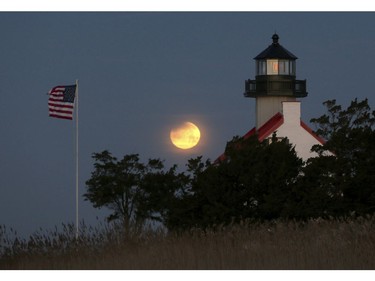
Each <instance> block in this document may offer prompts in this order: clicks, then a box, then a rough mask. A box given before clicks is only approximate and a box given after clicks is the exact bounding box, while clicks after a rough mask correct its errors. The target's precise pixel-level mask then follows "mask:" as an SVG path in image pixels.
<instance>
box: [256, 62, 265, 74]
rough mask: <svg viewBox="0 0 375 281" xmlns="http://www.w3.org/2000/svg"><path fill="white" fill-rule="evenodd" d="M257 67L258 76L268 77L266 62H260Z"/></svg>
mask: <svg viewBox="0 0 375 281" xmlns="http://www.w3.org/2000/svg"><path fill="white" fill-rule="evenodd" d="M256 66H257V69H256V73H257V75H266V74H267V71H266V61H265V60H259V61H258V62H257V64H256Z"/></svg>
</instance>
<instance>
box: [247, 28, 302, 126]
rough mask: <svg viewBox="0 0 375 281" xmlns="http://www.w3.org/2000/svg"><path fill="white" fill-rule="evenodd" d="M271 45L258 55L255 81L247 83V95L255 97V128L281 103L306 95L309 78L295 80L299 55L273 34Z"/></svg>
mask: <svg viewBox="0 0 375 281" xmlns="http://www.w3.org/2000/svg"><path fill="white" fill-rule="evenodd" d="M272 41H273V42H272V44H271V45H270V46H268V48H267V49H265V50H264V51H263V52H261V53H260V54H259V55H257V56H256V57H255V58H254V59H255V61H256V76H255V80H251V79H248V80H247V81H246V82H245V94H244V95H245V97H251V98H255V99H256V127H257V128H260V127H261V126H262V125H263V124H264V123H265V122H266V121H268V120H269V119H270V118H271V117H272V116H274V115H275V114H276V113H278V112H280V113H281V112H282V102H286V101H296V100H297V98H303V97H306V96H307V92H306V80H296V60H297V57H296V56H295V55H293V54H292V53H291V52H289V51H288V50H287V49H285V48H284V47H283V46H281V45H280V44H279V36H278V35H277V34H274V35H273V36H272Z"/></svg>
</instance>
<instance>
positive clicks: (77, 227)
mask: <svg viewBox="0 0 375 281" xmlns="http://www.w3.org/2000/svg"><path fill="white" fill-rule="evenodd" d="M78 163H79V162H78V79H77V80H76V239H78V233H79V225H78V224H79V221H78Z"/></svg>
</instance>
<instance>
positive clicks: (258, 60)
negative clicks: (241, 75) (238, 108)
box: [216, 34, 325, 162]
mask: <svg viewBox="0 0 375 281" xmlns="http://www.w3.org/2000/svg"><path fill="white" fill-rule="evenodd" d="M254 60H255V73H256V76H255V79H254V80H252V79H248V80H246V81H245V93H244V96H245V97H246V98H255V103H256V105H255V119H256V121H255V123H256V124H255V127H254V128H252V129H251V130H250V131H248V132H247V133H246V134H245V135H243V138H244V139H247V138H249V137H250V136H253V135H256V136H257V137H258V140H259V141H260V142H263V141H268V142H270V141H271V140H273V139H274V138H275V136H276V138H278V139H284V138H287V139H288V141H289V143H290V144H292V145H293V146H294V148H295V151H296V153H297V155H298V156H299V157H300V158H302V159H303V160H304V161H306V160H307V159H309V158H310V157H316V156H318V155H317V153H316V152H313V151H311V148H312V147H313V146H314V145H322V144H324V142H325V141H324V140H323V139H322V138H320V137H319V136H318V135H316V134H315V133H314V132H313V130H312V129H311V128H310V127H309V126H308V125H307V124H306V123H305V122H303V121H302V120H301V102H300V100H299V99H300V98H304V97H306V96H307V91H306V80H297V79H296V77H297V70H296V60H297V57H296V56H295V55H294V54H292V53H291V52H290V51H288V50H287V49H285V48H284V47H283V46H281V45H280V43H279V36H278V35H277V34H274V35H273V36H272V44H271V45H269V46H268V47H267V48H266V49H265V50H264V51H262V52H261V53H260V54H259V55H257V56H256V57H255V58H254ZM225 158H226V156H225V154H222V155H221V156H220V157H219V158H218V159H217V160H216V162H219V161H221V160H223V159H225Z"/></svg>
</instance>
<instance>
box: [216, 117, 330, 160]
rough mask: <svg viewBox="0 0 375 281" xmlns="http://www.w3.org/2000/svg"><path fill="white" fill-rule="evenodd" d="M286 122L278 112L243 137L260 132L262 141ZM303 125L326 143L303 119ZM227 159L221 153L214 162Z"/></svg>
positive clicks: (311, 133)
mask: <svg viewBox="0 0 375 281" xmlns="http://www.w3.org/2000/svg"><path fill="white" fill-rule="evenodd" d="M283 123H284V116H283V115H282V114H281V113H280V112H278V113H276V114H275V115H274V116H272V117H271V118H270V119H269V120H268V121H267V122H266V123H264V124H263V125H262V126H261V127H260V128H259V129H258V130H257V129H256V127H254V128H252V129H251V130H250V131H248V132H247V133H246V134H245V135H244V136H243V138H244V139H247V138H249V137H251V136H253V135H254V134H256V133H257V134H258V140H259V141H260V142H262V141H263V140H264V139H266V138H267V137H269V136H270V135H271V134H272V133H273V132H274V131H276V130H277V129H278V128H279V127H280V126H281V125H282V124H283ZM300 124H301V127H302V128H304V129H305V130H306V131H307V132H308V133H309V134H310V135H312V136H313V137H314V138H315V139H316V140H317V141H319V142H320V143H321V144H324V143H325V140H324V139H323V138H321V137H319V136H318V135H316V134H315V133H314V131H313V130H312V129H311V128H310V127H309V126H308V125H306V124H305V123H304V122H303V121H302V120H301V123H300ZM223 160H225V153H223V154H221V155H220V156H219V157H218V158H217V159H216V160H215V162H214V163H218V162H220V161H223Z"/></svg>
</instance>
